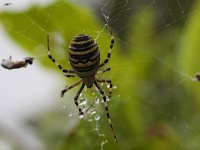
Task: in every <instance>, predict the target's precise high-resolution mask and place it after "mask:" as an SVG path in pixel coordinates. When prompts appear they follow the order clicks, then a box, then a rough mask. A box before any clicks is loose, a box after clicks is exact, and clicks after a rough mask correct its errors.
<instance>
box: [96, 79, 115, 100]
mask: <svg viewBox="0 0 200 150" xmlns="http://www.w3.org/2000/svg"><path fill="white" fill-rule="evenodd" d="M97 82H99V83H107V84H109V94H108V98H109V99H110V98H111V96H112V81H111V80H98V79H97Z"/></svg>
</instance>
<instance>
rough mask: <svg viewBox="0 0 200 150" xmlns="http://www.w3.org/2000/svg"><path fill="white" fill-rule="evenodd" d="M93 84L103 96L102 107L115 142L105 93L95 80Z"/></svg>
mask: <svg viewBox="0 0 200 150" xmlns="http://www.w3.org/2000/svg"><path fill="white" fill-rule="evenodd" d="M94 84H95V86H96V87H97V89H98V90H99V92H100V93H101V95H102V97H103V100H104V107H105V110H106V114H107V118H108V123H109V125H110V128H111V130H112V132H113V136H114V138H115V142H117V136H116V134H115V130H114V128H113V125H112V122H111V119H110V114H109V111H108V103H107V101H106V96H105V93H104V91H103V89H102V88H101V86H99V84H98V83H97V81H95V82H94Z"/></svg>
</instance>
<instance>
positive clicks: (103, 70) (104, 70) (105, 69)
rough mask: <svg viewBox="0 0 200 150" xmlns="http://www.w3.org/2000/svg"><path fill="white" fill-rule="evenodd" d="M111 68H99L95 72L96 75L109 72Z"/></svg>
mask: <svg viewBox="0 0 200 150" xmlns="http://www.w3.org/2000/svg"><path fill="white" fill-rule="evenodd" d="M110 70H111V68H110V67H106V68H99V70H98V72H97V75H100V74H103V73H105V72H107V71H110Z"/></svg>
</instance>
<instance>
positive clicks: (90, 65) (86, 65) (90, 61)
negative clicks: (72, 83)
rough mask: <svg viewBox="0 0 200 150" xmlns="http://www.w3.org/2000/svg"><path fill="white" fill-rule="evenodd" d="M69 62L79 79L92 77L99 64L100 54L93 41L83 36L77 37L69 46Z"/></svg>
mask: <svg viewBox="0 0 200 150" xmlns="http://www.w3.org/2000/svg"><path fill="white" fill-rule="evenodd" d="M68 52H69V62H70V64H71V66H72V68H73V70H74V71H75V73H76V74H77V75H78V76H79V77H80V78H86V77H90V76H94V75H95V74H96V72H97V70H98V67H99V63H100V52H99V49H98V45H97V43H96V42H95V40H94V39H93V38H92V37H90V36H88V35H85V34H79V35H77V36H76V37H75V38H74V39H73V41H72V42H71V44H70V46H69V51H68Z"/></svg>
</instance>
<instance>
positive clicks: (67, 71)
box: [47, 35, 74, 75]
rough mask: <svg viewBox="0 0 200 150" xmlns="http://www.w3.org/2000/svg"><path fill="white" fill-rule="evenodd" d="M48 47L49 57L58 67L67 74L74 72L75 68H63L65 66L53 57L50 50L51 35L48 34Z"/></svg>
mask: <svg viewBox="0 0 200 150" xmlns="http://www.w3.org/2000/svg"><path fill="white" fill-rule="evenodd" d="M47 49H48V57H49V59H51V61H52V62H53V63H55V64H56V65H57V66H58V68H59V69H60V70H61V71H62V72H63V73H64V75H65V74H68V73H69V74H74V71H73V70H67V69H63V67H62V66H61V65H60V64H59V63H58V62H57V61H56V60H55V59H54V58H53V56H52V54H51V52H50V46H49V35H47Z"/></svg>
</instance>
